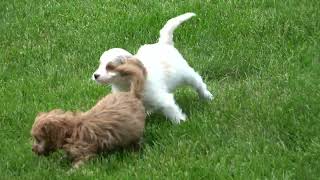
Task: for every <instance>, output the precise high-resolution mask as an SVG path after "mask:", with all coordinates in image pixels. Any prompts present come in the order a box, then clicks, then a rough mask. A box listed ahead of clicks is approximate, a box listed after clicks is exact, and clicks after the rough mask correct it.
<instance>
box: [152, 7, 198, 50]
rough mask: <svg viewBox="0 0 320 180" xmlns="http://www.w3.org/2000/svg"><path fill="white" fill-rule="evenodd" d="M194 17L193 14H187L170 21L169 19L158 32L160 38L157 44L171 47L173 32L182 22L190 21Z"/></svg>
mask: <svg viewBox="0 0 320 180" xmlns="http://www.w3.org/2000/svg"><path fill="white" fill-rule="evenodd" d="M195 15H196V14H195V13H192V12H188V13H185V14H182V15H180V16H177V17H174V18H172V19H169V20H168V21H167V23H166V24H165V25H164V26H163V28H162V29H161V30H160V38H159V41H158V42H159V43H164V44H170V45H173V32H174V30H175V29H176V28H177V27H178V26H179V25H180V24H182V23H183V22H184V21H186V20H188V19H190V18H191V17H193V16H195Z"/></svg>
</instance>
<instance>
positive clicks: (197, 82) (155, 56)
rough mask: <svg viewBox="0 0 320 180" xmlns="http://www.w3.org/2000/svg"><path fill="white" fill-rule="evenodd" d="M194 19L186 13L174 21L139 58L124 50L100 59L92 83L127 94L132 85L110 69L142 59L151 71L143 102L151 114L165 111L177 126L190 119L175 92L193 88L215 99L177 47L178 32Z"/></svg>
mask: <svg viewBox="0 0 320 180" xmlns="http://www.w3.org/2000/svg"><path fill="white" fill-rule="evenodd" d="M192 16H195V14H194V13H185V14H182V15H180V16H177V17H175V18H172V19H170V20H169V21H168V22H167V23H166V24H165V26H164V27H163V28H162V29H161V30H160V38H159V41H158V42H157V43H155V44H146V45H143V46H141V47H140V49H139V50H138V52H137V53H136V54H135V55H132V54H131V53H129V52H128V51H126V50H124V49H120V48H113V49H109V50H107V51H105V52H104V53H103V54H102V56H101V57H100V65H99V68H98V69H97V70H96V71H95V72H94V73H93V75H92V79H94V80H95V81H97V82H98V83H101V84H111V85H112V91H113V92H115V91H127V90H128V89H129V81H128V80H127V79H124V78H123V77H121V76H119V75H118V74H116V73H113V72H108V71H107V68H106V67H107V66H108V64H109V63H110V62H116V61H118V60H119V59H120V60H125V59H127V58H129V57H132V56H133V57H135V58H137V59H139V60H140V61H141V62H142V63H143V65H144V66H145V68H146V70H147V80H146V83H145V87H144V98H143V101H144V105H145V107H146V108H147V111H148V113H150V112H152V111H154V110H161V111H162V112H163V113H164V114H165V115H166V117H168V118H169V119H170V120H171V121H172V122H173V123H180V121H185V120H186V115H185V114H184V113H183V112H182V110H181V109H180V108H179V106H178V105H177V104H176V102H175V100H174V97H173V92H174V90H175V89H176V88H177V87H179V86H182V85H190V86H191V87H193V88H194V89H195V90H196V91H197V92H198V94H199V96H200V97H202V98H204V99H207V100H211V99H213V96H212V94H211V93H210V92H209V91H208V89H207V86H206V84H205V83H204V82H203V80H202V78H201V76H200V75H199V74H198V73H197V72H195V71H194V69H193V68H191V67H190V66H189V65H188V63H187V61H186V60H185V59H184V58H183V57H182V55H181V54H180V53H179V51H178V50H177V49H176V48H175V47H174V43H173V32H174V30H175V29H176V28H177V27H178V26H179V25H180V24H181V23H183V22H184V21H186V20H188V19H190V18H191V17H192Z"/></svg>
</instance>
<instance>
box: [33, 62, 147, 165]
mask: <svg viewBox="0 0 320 180" xmlns="http://www.w3.org/2000/svg"><path fill="white" fill-rule="evenodd" d="M113 70H114V71H116V72H118V73H120V74H121V75H122V76H128V78H130V79H131V89H130V92H119V93H113V94H109V95H107V96H106V97H104V98H103V99H101V100H100V101H99V102H98V103H97V104H96V105H95V106H94V107H93V108H91V109H90V110H89V111H87V112H64V111H63V110H60V109H55V110H52V111H50V112H47V113H40V114H39V115H38V116H37V117H36V119H35V122H34V124H33V126H32V130H31V134H32V136H33V138H34V140H35V141H34V144H33V147H32V150H33V151H34V152H35V153H36V154H38V155H48V154H49V153H50V152H53V151H55V150H57V149H63V150H64V151H65V152H66V154H67V155H68V156H69V157H71V158H72V160H73V166H74V167H78V166H79V165H80V164H82V163H83V162H84V161H85V160H87V159H89V158H91V157H92V156H94V155H96V154H97V153H100V152H104V151H108V150H113V149H115V148H119V147H127V146H129V145H132V144H137V143H139V140H140V139H141V137H142V135H143V131H144V125H145V109H144V106H143V104H142V102H141V96H142V94H141V93H142V91H143V87H144V81H145V78H146V71H145V69H144V67H143V65H142V64H141V63H140V62H139V61H138V60H136V59H131V60H128V61H125V62H122V64H120V65H118V66H116V67H114V69H113Z"/></svg>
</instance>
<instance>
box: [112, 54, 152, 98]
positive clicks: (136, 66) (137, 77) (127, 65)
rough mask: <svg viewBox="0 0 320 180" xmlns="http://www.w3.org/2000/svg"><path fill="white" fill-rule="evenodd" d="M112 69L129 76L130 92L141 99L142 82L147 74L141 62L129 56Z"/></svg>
mask: <svg viewBox="0 0 320 180" xmlns="http://www.w3.org/2000/svg"><path fill="white" fill-rule="evenodd" d="M114 71H117V72H119V73H120V74H121V75H123V76H128V77H129V78H130V80H131V85H130V92H131V94H133V95H134V96H136V97H137V98H139V99H141V98H142V93H143V90H144V82H145V79H146V76H147V71H146V69H145V68H144V66H143V64H142V63H141V62H140V61H139V60H138V59H135V58H129V59H127V60H126V61H125V62H124V63H123V64H121V65H119V66H117V67H116V68H115V69H114Z"/></svg>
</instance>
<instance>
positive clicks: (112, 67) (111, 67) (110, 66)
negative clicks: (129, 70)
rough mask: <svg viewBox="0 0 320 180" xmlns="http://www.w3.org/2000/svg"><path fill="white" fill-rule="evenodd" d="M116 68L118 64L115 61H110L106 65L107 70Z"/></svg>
mask: <svg viewBox="0 0 320 180" xmlns="http://www.w3.org/2000/svg"><path fill="white" fill-rule="evenodd" d="M115 68H116V66H115V65H114V64H113V63H108V64H107V66H106V69H107V70H113V69H115Z"/></svg>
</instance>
